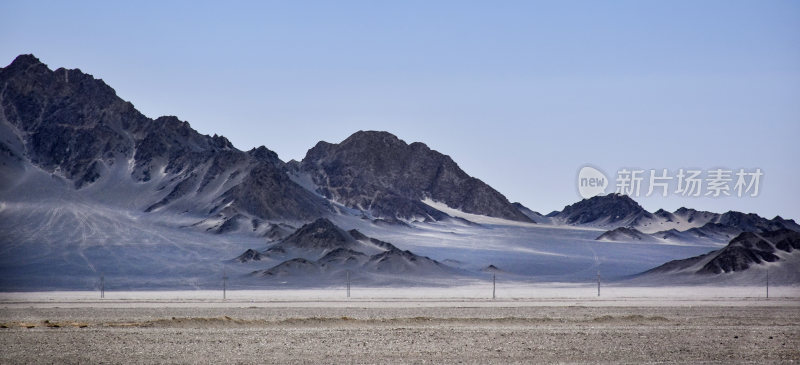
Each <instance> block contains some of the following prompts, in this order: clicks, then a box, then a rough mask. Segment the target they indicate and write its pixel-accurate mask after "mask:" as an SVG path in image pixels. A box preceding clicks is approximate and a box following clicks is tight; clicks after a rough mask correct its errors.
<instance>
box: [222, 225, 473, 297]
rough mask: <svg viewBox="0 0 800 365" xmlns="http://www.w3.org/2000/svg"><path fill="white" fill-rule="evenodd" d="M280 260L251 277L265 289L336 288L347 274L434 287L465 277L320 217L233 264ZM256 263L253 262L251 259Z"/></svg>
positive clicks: (354, 276) (245, 255) (255, 272)
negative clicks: (326, 285) (333, 285)
mask: <svg viewBox="0 0 800 365" xmlns="http://www.w3.org/2000/svg"><path fill="white" fill-rule="evenodd" d="M264 257H268V258H270V259H272V260H278V261H281V260H282V261H281V262H280V263H278V264H277V265H273V266H271V267H268V268H266V269H260V270H255V271H253V272H252V273H251V276H253V277H257V278H261V279H262V282H264V284H265V285H275V284H283V283H290V282H291V283H295V284H296V283H315V284H320V283H341V282H342V279H343V278H344V277H345V276H346V275H351V276H352V279H356V280H358V281H360V282H361V283H362V284H363V283H364V282H369V283H376V282H379V283H388V284H395V285H397V284H409V283H421V282H426V283H435V281H436V280H442V279H448V278H450V279H452V278H458V277H468V276H469V275H468V272H466V271H462V270H457V269H455V268H452V267H450V266H447V265H445V264H442V263H440V262H438V261H436V260H433V259H431V258H428V257H423V256H419V255H416V254H414V253H412V252H411V251H403V250H400V249H398V248H397V247H396V246H394V245H392V244H391V243H388V242H384V241H381V240H377V239H375V238H370V237H367V236H365V235H364V234H362V233H361V232H359V231H358V230H355V229H352V230H350V231H345V230H343V229H341V228H339V227H338V226H336V225H335V224H333V223H332V222H331V221H329V220H328V219H325V218H320V219H317V220H316V221H314V222H312V223H309V224H306V225H304V226H302V227H300V228H299V229H298V230H297V231H295V232H294V233H292V234H291V235H289V236H288V237H286V238H284V239H282V240H280V241H278V242H276V243H274V244H272V245H270V246H269V247H268V248H267V249H266V250H264V251H263V252H257V251H254V250H252V249H248V250H247V251H246V252H245V253H243V254H242V255H240V256H239V257H237V258H236V260H235V261H238V262H243V263H246V262H252V261H262V259H263V258H264ZM256 258H258V260H256Z"/></svg>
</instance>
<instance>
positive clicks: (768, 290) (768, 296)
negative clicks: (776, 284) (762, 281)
mask: <svg viewBox="0 0 800 365" xmlns="http://www.w3.org/2000/svg"><path fill="white" fill-rule="evenodd" d="M767 299H769V269H767Z"/></svg>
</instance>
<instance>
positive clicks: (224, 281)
mask: <svg viewBox="0 0 800 365" xmlns="http://www.w3.org/2000/svg"><path fill="white" fill-rule="evenodd" d="M222 265H223V266H222V300H226V299H228V270H227V269H226V268H225V266H224V265H225V264H222Z"/></svg>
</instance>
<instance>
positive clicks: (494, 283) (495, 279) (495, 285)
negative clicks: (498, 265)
mask: <svg viewBox="0 0 800 365" xmlns="http://www.w3.org/2000/svg"><path fill="white" fill-rule="evenodd" d="M496 289H497V275H496V274H492V300H494V299H495V298H496V297H495V295H494V294H495V290H496Z"/></svg>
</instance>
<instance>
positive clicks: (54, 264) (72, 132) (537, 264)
mask: <svg viewBox="0 0 800 365" xmlns="http://www.w3.org/2000/svg"><path fill="white" fill-rule="evenodd" d="M0 87H2V90H0V276H1V277H3V279H2V281H0V290H11V289H21V290H29V289H43V288H51V287H52V288H75V287H87V286H92V285H96V283H95V279H96V277H97V276H98V275H100V274H102V273H106V274H107V276H108V277H109V278H111V277H115V278H116V283H117V285H119V286H120V287H125V288H137V287H141V288H151V287H185V286H194V287H204V286H209V285H213V284H212V283H214V282H215V280H218V279H217V278H218V277H219V275H220V274H219V271H221V270H231V272H233V273H235V274H236V275H238V276H237V278H239V280H240V281H241V283H243V284H242V285H245V286H248V287H253V286H255V287H258V286H264V285H289V286H291V285H301V286H302V285H322V284H331V283H333V282H341V278H342V276H343V275H345V274H346V273H349V274H352V275H353V278H354V279H356V280H361V281H362V282H372V283H376V284H395V285H400V284H403V285H413V284H414V283H426V285H432V283H442V282H443V280H445V281H446V280H450V281H451V282H458V281H459V280H474V279H475V278H476V277H482V276H481V275H484V276H485V274H486V272H487V271H486V268H487V267H491V268H494V269H493V270H492V272H502V273H508V275H509V277H514V278H524V277H536V278H538V279H541V280H553V281H576V280H578V281H579V280H584V279H585V278H586V277H588V276H590V275H591V273H592V272H593V271H594V270H596V268H597V267H598V266H599V265H601V264H602V265H604V267H605V268H606V269H604V271H606V272H608V273H610V275H615V276H617V277H620V278H621V277H626V276H629V275H631V274H635V273H638V272H641V271H646V269H649V268H652V267H655V266H658V265H660V264H662V263H663V262H666V261H670V260H675V259H681V258H685V257H688V256H692V255H698V254H709V255H710V253H709V250H717V249H720V247H722V246H724V245H726V244H727V245H728V246H730V245H733V244H734V242H733V241H731V239H734V241H735V240H736V239H739V240H741V239H742V238H741V237H743V235H746V234H748V233H749V234H753V235H756V237H760V238H763V239H764V240H765V241H766V242H770V243H771V242H773V241H771V240H770V239H769V237H772V236H771V235H773V234H778V233H774V232H779V233H780V232H782V233H780V234H788V233H787V232H793V231H800V226H798V225H797V224H796V223H795V222H794V221H792V220H786V219H783V218H781V217H775V218H773V219H766V218H763V217H760V216H758V215H755V214H744V213H740V212H735V211H731V212H727V213H723V214H718V213H711V212H703V211H696V210H693V209H688V208H681V209H678V210H676V211H675V212H671V213H670V212H666V211H663V210H659V211H657V212H655V213H650V212H648V211H646V210H645V209H643V208H642V207H641V206H640V205H639V204H638V203H636V202H635V201H634V200H633V199H631V198H630V197H628V196H624V195H617V194H609V195H603V196H596V197H593V198H590V199H584V200H582V201H579V202H577V203H575V204H572V205H568V206H566V207H565V208H564V209H563V210H561V211H556V212H552V213H549V214H547V215H542V214H540V213H538V212H535V211H533V210H531V209H529V208H527V207H525V206H523V205H522V204H520V203H512V202H509V200H508V199H507V198H506V197H505V196H504V195H503V194H501V193H500V192H498V191H497V190H495V189H493V188H492V187H490V186H489V185H487V184H486V183H484V182H483V181H481V180H479V179H477V178H475V177H472V176H470V175H468V174H467V173H466V172H464V171H463V170H462V169H461V168H460V167H459V166H458V164H457V163H456V162H454V161H453V159H452V158H451V157H449V156H447V155H445V154H442V153H440V152H438V151H435V150H433V149H431V148H429V147H428V146H426V145H425V144H423V143H420V142H413V143H410V144H409V143H406V142H405V141H403V140H401V139H399V138H398V137H396V136H394V135H393V134H391V133H388V132H383V131H358V132H356V133H354V134H352V135H351V136H350V137H348V138H346V139H345V140H343V141H341V142H339V143H329V142H324V141H322V142H319V143H317V144H316V145H315V146H313V147H312V148H311V149H309V150H308V152H307V154H306V156H305V157H304V158H303V159H302V160H301V161H289V162H284V161H282V160H281V159H280V158H279V157H278V155H277V154H276V153H275V152H273V151H271V150H269V149H268V148H266V147H264V146H262V147H258V148H254V149H251V150H249V151H241V150H238V149H237V148H235V147H234V146H233V144H232V143H231V142H230V141H228V140H227V139H226V138H225V137H222V136H217V135H213V136H208V135H202V134H200V133H198V132H197V131H195V130H194V129H192V128H191V126H190V125H189V123H187V122H185V121H181V120H180V119H178V118H177V117H174V116H163V117H159V118H155V119H151V118H148V117H146V116H144V115H142V114H141V113H139V112H138V111H137V110H136V109H135V107H134V106H133V104H131V103H130V102H126V101H124V100H122V99H121V98H119V97H118V96H117V95H116V92H115V91H114V90H113V89H112V88H111V87H109V86H108V85H106V84H105V83H104V82H103V81H102V80H99V79H96V78H94V77H93V76H92V75H89V74H86V73H83V72H82V71H80V70H78V69H65V68H59V69H56V70H51V69H50V68H48V67H47V66H46V65H45V64H43V63H42V62H41V61H39V60H38V59H37V58H36V57H34V56H33V55H21V56H19V57H17V58H16V59H15V60H14V61H13V62H12V63H11V64H10V65H8V66H7V67H4V68H2V69H0ZM362 232H363V233H362ZM746 237H749V236H745V238H746ZM389 242H392V243H389ZM737 242H739V241H737ZM780 242H783V241H780ZM792 242H793V241H792ZM777 245H778V243H777V242H776V243H774V244H773V245H772V246H774V247H775V249H774V250H773V251H770V252H771V253H772V254H774V253H773V252H775V250H780V249H779V248H777V247H778V246H777ZM728 246H726V247H728ZM735 246H736V245H735ZM790 246H791V245H790ZM736 247H739V246H736ZM792 247H793V246H792ZM722 250H725V248H722ZM731 250H733V249H731ZM731 250H729V251H731ZM737 252H738V251H737ZM782 252H783V251H782ZM743 255H745V256H747V255H746V254H743ZM752 255H755V256H753V257H758V258H759V260H760V261H752V262H749V263H748V267H752V266H757V265H761V264H764V263H770V264H774V263H776V262H786V263H787V265H794V266H790V267H791V268H797V263H796V262H794V261H792V260H788V259H787V260H783V258H785V257H783V256H781V255H784V254H783V253H781V254H780V255H778V254H774V255H776V257H779V258H781V260H772V261H769V260H767V259H766V258H769V257H771V256H767V255H766V254H764V255H762V254H760V253H753V254H752ZM752 255H751V256H752ZM759 255H761V256H759ZM784 256H785V255H784ZM723 257H725V256H724V255H723ZM743 257H744V256H743ZM747 257H750V256H747ZM642 258H645V259H642ZM690 260H693V259H690ZM720 260H722V259H720ZM695 261H697V260H695ZM645 265H649V266H645ZM675 265H677V264H673V265H672V266H670V267H677V266H675ZM678 266H681V265H678ZM497 267H502V270H498V269H497ZM681 267H683V266H681ZM718 267H719V268H720V270H721V271H714V272H711V274H713V275H721V274H724V273H726V272H730V271H726V270H725V269H724V268H726V267H727V266H725V265H722V264H720V265H718ZM737 267H740V269H739V270H733V271H735V272H742V271H745V270H747V269H746V268H744V269H742V268H741V266H737ZM682 270H683V269H682ZM683 271H686V270H683ZM683 271H682V272H683ZM712 271H713V270H712ZM663 272H664V270H660V269H659V270H656V271H650V272H648V273H649V274H652V273H663ZM696 273H697V274H698V275H699V276H697V277H705V278H707V277H708V275H707V274H708V273H707V272H703V275H705V276H702V275H700V273H699V272H696ZM400 274H402V277H403V278H402V280H400V279H398V277H399V276H400ZM645 276H647V275H645ZM671 277H674V275H673V276H671ZM640 280H641V279H640ZM676 280H678V279H676ZM786 280H794V279H793V278H790V277H788V276H787V277H786ZM789 283H794V282H793V281H789Z"/></svg>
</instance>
